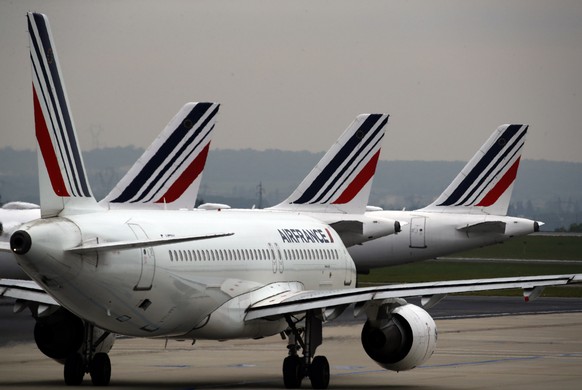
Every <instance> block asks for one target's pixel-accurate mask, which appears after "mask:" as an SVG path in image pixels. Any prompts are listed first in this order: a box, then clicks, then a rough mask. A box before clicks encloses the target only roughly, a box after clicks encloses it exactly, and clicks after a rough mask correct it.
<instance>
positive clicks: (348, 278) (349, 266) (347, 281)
mask: <svg viewBox="0 0 582 390" xmlns="http://www.w3.org/2000/svg"><path fill="white" fill-rule="evenodd" d="M340 256H343V258H344V262H345V270H346V272H345V275H344V286H349V285H351V284H352V271H353V263H354V261H353V260H352V257H351V256H350V255H349V253H348V251H346V250H345V249H344V254H343V255H341V254H340Z"/></svg>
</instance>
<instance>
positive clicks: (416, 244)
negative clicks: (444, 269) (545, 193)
mask: <svg viewBox="0 0 582 390" xmlns="http://www.w3.org/2000/svg"><path fill="white" fill-rule="evenodd" d="M366 214H367V215H377V216H378V217H383V218H388V219H394V220H397V221H400V222H405V223H406V224H402V231H401V232H400V233H398V234H392V235H389V236H384V237H381V238H378V239H376V240H372V241H368V242H365V243H364V244H362V245H355V246H352V247H350V248H348V250H349V252H350V255H351V256H352V258H353V259H354V262H355V263H356V265H357V267H358V270H359V271H360V272H362V271H366V270H368V269H371V268H379V267H387V266H393V265H399V264H405V263H411V262H415V261H421V260H427V259H431V258H435V257H438V256H444V255H448V254H451V253H455V252H460V251H464V250H468V249H473V248H478V247H481V246H486V245H491V244H495V243H500V242H503V241H505V240H507V239H509V238H511V237H514V236H523V235H526V234H530V233H533V232H534V231H537V228H536V222H535V221H532V220H529V219H525V218H518V217H508V216H499V215H487V214H461V213H438V212H424V211H388V210H386V211H373V212H368V213H366ZM480 223H481V224H482V223H505V227H504V228H503V229H502V231H495V229H490V230H489V231H479V229H478V228H475V229H473V230H471V229H465V228H466V227H467V226H468V225H476V224H480Z"/></svg>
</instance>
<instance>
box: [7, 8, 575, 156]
mask: <svg viewBox="0 0 582 390" xmlns="http://www.w3.org/2000/svg"><path fill="white" fill-rule="evenodd" d="M28 10H33V11H38V12H43V13H45V14H47V15H48V17H49V20H50V23H51V27H52V31H53V35H54V38H55V40H56V47H57V52H58V55H59V58H60V62H61V67H62V70H63V73H64V79H65V83H66V86H67V89H68V96H69V100H70V102H71V106H72V110H73V116H74V119H75V123H76V126H77V131H78V133H79V138H80V143H81V147H82V148H83V149H92V148H94V147H96V146H117V145H121V146H126V145H136V146H139V147H146V146H148V145H149V144H150V142H151V141H152V140H153V139H154V138H155V137H156V136H157V134H158V133H159V132H160V131H161V130H162V129H163V127H164V126H165V124H166V123H167V122H168V120H169V119H170V118H171V117H172V116H173V115H174V114H175V113H176V112H177V111H178V109H179V108H180V107H181V106H182V105H183V104H184V103H185V102H187V101H217V102H220V103H221V104H222V106H221V111H220V113H219V118H218V123H217V127H216V129H215V132H214V134H215V135H214V140H213V143H212V147H213V148H220V149H227V148H228V149H230V148H234V149H238V148H254V149H259V150H262V149H269V148H275V149H284V150H309V151H314V152H319V151H324V150H327V149H328V148H329V147H330V146H331V144H332V142H334V141H335V140H336V139H337V137H338V136H339V135H340V134H341V133H342V132H343V130H344V129H345V128H346V127H347V126H348V124H349V123H350V122H351V121H352V120H353V119H354V118H355V117H356V115H357V114H359V113H363V112H385V113H388V114H390V115H391V118H390V122H389V125H388V133H387V136H386V137H385V141H384V147H383V151H382V158H383V159H387V160H390V159H404V160H467V159H469V158H470V157H471V156H472V155H473V154H474V153H475V151H476V150H477V148H478V147H479V146H480V145H481V144H482V143H483V142H484V141H485V139H486V138H487V137H488V136H489V135H490V134H491V132H493V130H494V129H495V128H496V127H497V126H498V125H500V124H502V123H509V122H512V123H529V124H530V125H531V127H530V131H529V134H528V142H527V143H526V149H525V152H524V155H525V158H529V159H547V160H557V161H576V162H582V152H581V148H582V126H581V118H582V115H581V114H582V22H581V21H582V2H580V1H576V0H574V1H546V0H543V1H542V0H540V1H536V0H514V1H507V0H500V1H493V0H483V1H465V0H454V1H453V0H452V1H337V0H334V1H287V2H282V1H271V0H269V1H267V0H265V1H237V0H232V1H216V0H213V1H186V0H184V1H171V0H170V1H163V2H162V1H137V0H135V1H113V0H109V1H107V0H101V1H83V0H81V1H54V0H53V1H50V2H48V1H26V0H19V1H16V0H15V1H6V0H0V135H1V145H0V146H12V147H14V148H17V149H26V148H33V147H34V145H35V142H34V138H33V131H34V130H33V127H34V125H33V116H32V97H31V75H30V64H29V52H28V36H27V32H26V30H27V26H26V20H25V13H26V11H28Z"/></svg>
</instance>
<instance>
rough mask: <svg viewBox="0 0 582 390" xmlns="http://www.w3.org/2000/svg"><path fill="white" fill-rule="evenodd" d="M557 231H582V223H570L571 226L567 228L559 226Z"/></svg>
mask: <svg viewBox="0 0 582 390" xmlns="http://www.w3.org/2000/svg"><path fill="white" fill-rule="evenodd" d="M556 231H557V232H569V233H582V223H573V224H570V227H569V228H568V229H566V228H565V227H559V228H557V229H556Z"/></svg>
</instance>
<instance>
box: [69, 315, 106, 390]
mask: <svg viewBox="0 0 582 390" xmlns="http://www.w3.org/2000/svg"><path fill="white" fill-rule="evenodd" d="M93 334H94V326H93V325H91V324H87V325H86V327H85V341H84V345H83V354H80V353H79V352H75V353H73V354H71V355H69V357H68V358H67V359H66V360H65V368H64V376H65V383H66V384H67V386H79V385H80V384H81V383H83V377H84V376H85V374H86V373H89V374H90V375H91V382H93V385H95V386H108V385H109V381H110V379H111V361H110V360H109V355H107V354H106V353H105V352H97V353H96V352H95V351H96V349H97V348H98V347H99V345H100V344H101V343H102V342H103V341H104V340H105V339H106V338H107V337H108V336H109V335H110V333H109V332H105V333H103V334H102V335H101V337H99V339H97V341H95V342H93Z"/></svg>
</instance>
